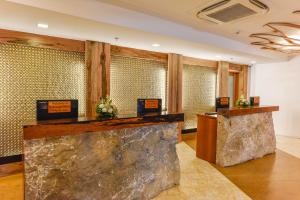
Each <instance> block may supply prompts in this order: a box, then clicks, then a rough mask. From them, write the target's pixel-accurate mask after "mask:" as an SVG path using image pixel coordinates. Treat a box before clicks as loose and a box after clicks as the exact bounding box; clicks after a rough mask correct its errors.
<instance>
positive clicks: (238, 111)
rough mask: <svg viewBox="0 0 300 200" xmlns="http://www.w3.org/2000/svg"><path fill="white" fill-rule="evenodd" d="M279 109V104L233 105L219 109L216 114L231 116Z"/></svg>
mask: <svg viewBox="0 0 300 200" xmlns="http://www.w3.org/2000/svg"><path fill="white" fill-rule="evenodd" d="M274 111H279V106H253V107H246V108H243V107H233V108H230V109H219V110H218V115H223V116H225V117H233V116H240V115H250V114H255V113H265V112H274Z"/></svg>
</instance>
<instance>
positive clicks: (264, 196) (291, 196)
mask: <svg viewBox="0 0 300 200" xmlns="http://www.w3.org/2000/svg"><path fill="white" fill-rule="evenodd" d="M186 137H188V138H186ZM184 139H185V140H186V141H185V142H186V143H187V144H189V145H190V146H191V147H192V148H195V144H196V142H195V140H194V139H193V138H191V136H184ZM299 150H300V139H295V138H288V137H283V136H278V137H277V151H276V154H272V155H268V156H265V157H264V158H261V159H257V160H253V161H249V162H246V163H244V164H240V165H236V166H232V167H226V168H222V167H217V166H215V167H216V168H217V169H218V170H219V171H220V172H221V173H222V174H223V175H225V176H226V177H227V178H228V179H230V180H231V181H232V182H233V183H234V184H235V185H237V186H238V187H239V188H240V189H241V190H243V191H244V192H245V193H246V194H248V195H249V196H250V197H251V198H252V199H255V200H268V199H270V200H298V199H299V200H300V190H299V185H300V159H299V158H300V151H299Z"/></svg>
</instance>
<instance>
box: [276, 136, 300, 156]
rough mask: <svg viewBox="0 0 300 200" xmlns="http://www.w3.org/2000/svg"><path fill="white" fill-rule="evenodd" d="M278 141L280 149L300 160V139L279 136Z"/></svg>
mask: <svg viewBox="0 0 300 200" xmlns="http://www.w3.org/2000/svg"><path fill="white" fill-rule="evenodd" d="M276 140H277V144H276V145H277V148H278V149H280V150H281V151H284V152H286V153H288V154H291V155H293V156H295V157H297V158H300V139H295V138H291V137H285V136H280V135H277V136H276Z"/></svg>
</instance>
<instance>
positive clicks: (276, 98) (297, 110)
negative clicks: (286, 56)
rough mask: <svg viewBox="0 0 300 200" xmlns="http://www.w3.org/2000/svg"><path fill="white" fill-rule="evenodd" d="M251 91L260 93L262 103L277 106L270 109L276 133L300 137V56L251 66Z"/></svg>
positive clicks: (257, 94) (255, 93) (256, 94)
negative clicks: (285, 60)
mask: <svg viewBox="0 0 300 200" xmlns="http://www.w3.org/2000/svg"><path fill="white" fill-rule="evenodd" d="M250 95H251V96H254V95H255V96H260V97H261V105H279V106H280V107H279V109H280V111H279V112H275V113H273V117H274V125H275V132H276V134H277V135H286V136H292V137H297V138H300V56H298V57H295V58H293V59H292V60H290V61H288V62H283V63H273V64H257V65H255V66H253V67H252V68H251V88H250Z"/></svg>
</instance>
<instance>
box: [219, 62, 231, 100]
mask: <svg viewBox="0 0 300 200" xmlns="http://www.w3.org/2000/svg"><path fill="white" fill-rule="evenodd" d="M228 77H229V63H228V62H223V61H220V62H219V63H218V74H217V96H218V97H227V96H228Z"/></svg>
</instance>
